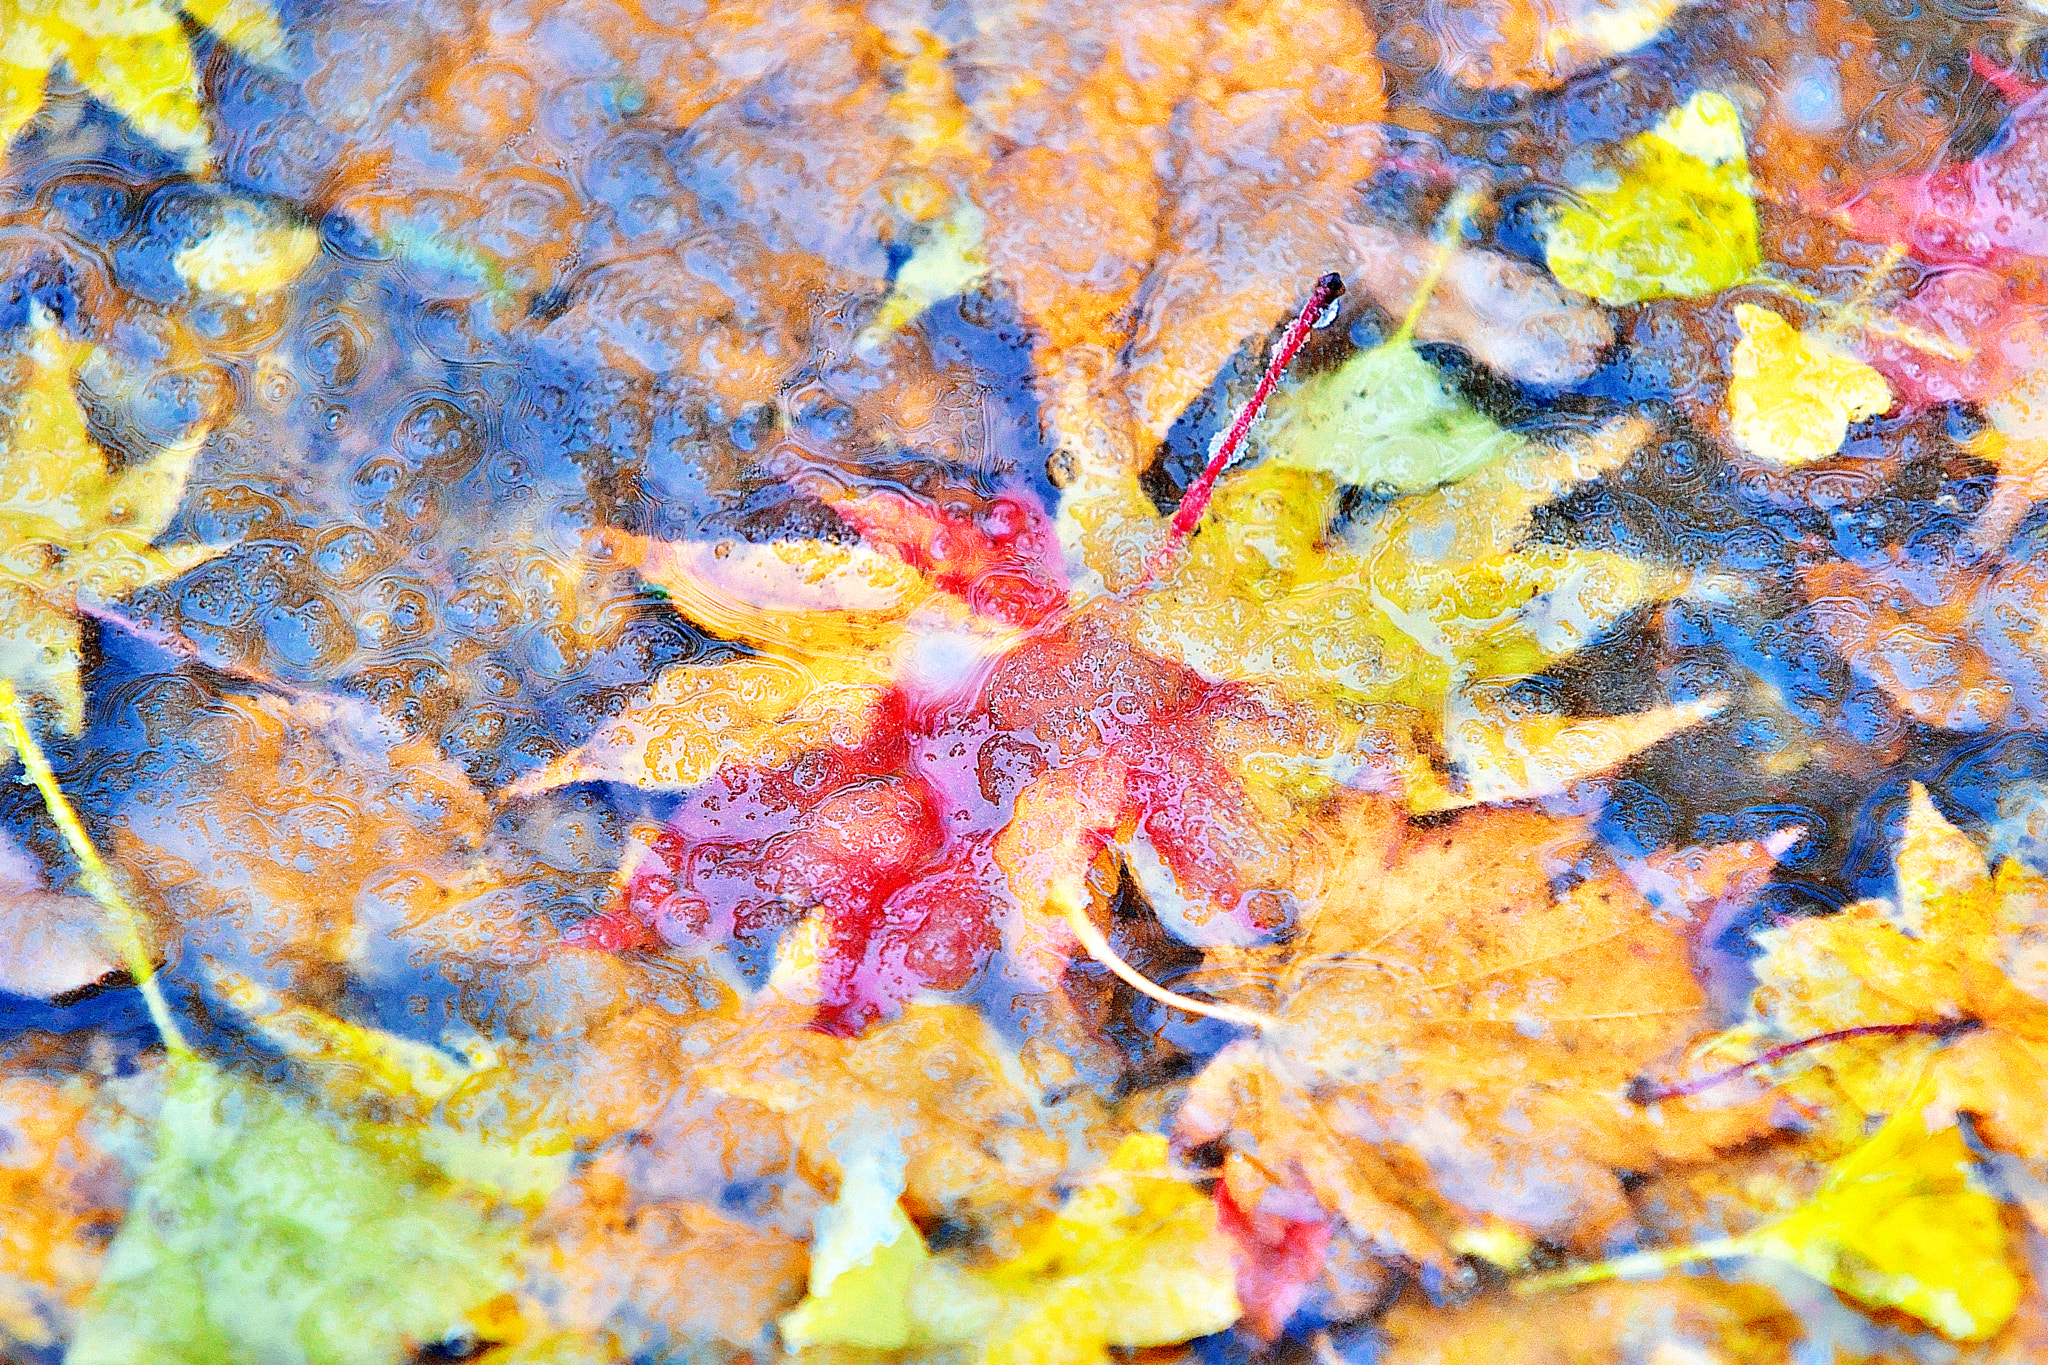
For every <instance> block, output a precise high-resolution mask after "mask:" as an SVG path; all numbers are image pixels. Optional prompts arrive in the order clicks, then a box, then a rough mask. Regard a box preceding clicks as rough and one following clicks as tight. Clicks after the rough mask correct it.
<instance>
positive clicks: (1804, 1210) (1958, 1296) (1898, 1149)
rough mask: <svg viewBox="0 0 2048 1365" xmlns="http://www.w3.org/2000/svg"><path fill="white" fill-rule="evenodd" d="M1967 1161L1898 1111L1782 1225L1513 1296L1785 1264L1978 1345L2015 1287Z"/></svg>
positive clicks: (2014, 1298)
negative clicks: (1724, 1263)
mask: <svg viewBox="0 0 2048 1365" xmlns="http://www.w3.org/2000/svg"><path fill="white" fill-rule="evenodd" d="M1974 1160H1975V1159H1974V1158H1973V1157H1972V1156H1971V1154H1970V1149H1969V1145H1968V1144H1967V1143H1966V1142H1964V1140H1963V1135H1962V1130H1961V1129H1959V1128H1957V1127H1956V1126H1955V1125H1953V1124H1949V1125H1945V1126H1942V1127H1940V1128H1937V1129H1934V1130H1931V1131H1930V1130H1929V1128H1928V1126H1927V1122H1926V1120H1925V1119H1924V1118H1923V1117H1922V1115H1921V1113H1920V1110H1919V1108H1918V1106H1916V1105H1912V1104H1908V1105H1906V1106H1905V1107H1904V1108H1902V1109H1901V1110H1900V1111H1899V1112H1898V1113H1897V1114H1894V1115H1893V1116H1892V1117H1891V1119H1890V1120H1889V1121H1887V1122H1886V1123H1885V1125H1884V1126H1883V1127H1882V1128H1880V1129H1878V1131H1877V1132H1876V1133H1875V1134H1874V1135H1873V1136H1872V1137H1871V1139H1870V1140H1869V1141H1868V1142H1866V1143H1863V1144H1862V1145H1861V1146H1859V1147H1857V1148H1856V1149H1855V1150H1854V1151H1852V1152H1850V1153H1849V1154H1848V1155H1847V1156H1845V1157H1844V1158H1842V1160H1841V1161H1839V1162H1837V1163H1836V1164H1835V1165H1834V1167H1833V1168H1832V1169H1830V1170H1829V1172H1828V1176H1827V1179H1826V1180H1825V1181H1823V1182H1822V1184H1821V1187H1820V1188H1819V1189H1818V1190H1816V1191H1815V1192H1814V1196H1813V1198H1812V1199H1810V1200H1808V1201H1807V1202H1806V1203H1805V1204H1802V1205H1801V1206H1800V1207H1799V1208H1797V1209H1795V1210H1793V1211H1792V1212H1791V1213H1789V1214H1787V1215H1786V1216H1785V1217H1783V1218H1780V1219H1777V1220H1776V1221H1774V1222H1771V1223H1767V1224H1765V1225H1764V1226H1763V1227H1760V1228H1757V1229H1755V1230H1753V1231H1751V1232H1747V1233H1744V1234H1743V1235H1742V1236H1739V1237H1727V1238H1717V1239H1715V1240H1713V1241H1708V1242H1699V1243H1695V1244H1693V1245H1691V1246H1682V1247H1670V1248H1663V1249H1659V1250H1656V1251H1644V1252H1638V1253H1636V1254H1634V1255H1630V1256H1622V1257H1617V1258H1616V1259H1614V1260H1611V1261H1602V1262H1600V1263H1598V1264H1596V1265H1591V1266H1583V1267H1580V1268H1578V1269H1575V1270H1568V1271H1565V1272H1563V1273H1561V1274H1558V1275H1550V1276H1544V1277H1541V1278H1539V1279H1536V1280H1531V1281H1526V1282H1525V1283H1524V1284H1523V1285H1521V1286H1519V1288H1521V1289H1523V1290H1524V1292H1532V1293H1533V1292H1537V1291H1540V1290H1543V1289H1548V1288H1556V1287H1559V1286H1562V1285H1570V1284H1584V1283H1590V1282H1593V1281H1597V1280H1604V1279H1608V1278H1611V1277H1613V1276H1616V1275H1637V1274H1644V1273H1647V1272H1650V1271H1654V1270H1659V1269H1665V1268H1669V1267H1672V1266H1677V1265H1683V1264H1686V1263H1687V1262H1691V1261H1705V1260H1724V1259H1728V1258H1732V1257H1757V1258H1760V1259H1764V1260H1771V1261H1779V1262H1782V1263H1784V1264H1787V1265H1791V1266H1795V1267H1797V1268H1798V1269H1800V1270H1801V1271H1804V1272H1805V1273H1806V1274H1808V1275H1811V1276H1812V1277H1813V1278H1814V1279H1816V1280H1820V1281H1823V1282H1824V1283H1826V1284H1829V1285H1832V1286H1833V1287H1834V1288H1836V1289H1838V1290H1840V1291H1841V1292H1842V1293H1844V1294H1846V1295H1848V1296H1849V1297H1850V1298H1852V1299H1855V1300H1857V1301H1858V1302H1860V1303H1863V1304H1867V1305H1869V1306H1870V1307H1873V1308H1896V1309H1899V1310H1901V1311H1903V1312H1907V1313H1911V1314H1912V1315H1913V1316H1914V1317H1917V1318H1919V1319H1920V1320H1921V1321H1923V1322H1926V1323H1928V1324H1929V1325H1930V1326H1932V1327H1934V1328H1936V1329H1937V1330H1939V1331H1941V1332H1942V1333H1944V1334H1945V1335H1947V1336H1950V1337H1953V1338H1955V1339H1956V1340H1958V1341H1982V1340H1984V1339H1985V1338H1987V1337H1990V1336H1992V1335H1993V1334H1995V1333H1996V1332H1997V1331H1998V1330H1999V1329H2000V1328H2001V1327H2003V1326H2004V1325H2005V1324H2006V1322H2007V1320H2008V1319H2010V1318H2011V1317H2012V1315H2013V1311H2014V1310H2015V1309H2016V1308H2017V1307H2018V1306H2019V1301H2020V1293H2021V1283H2020V1278H2019V1275H2018V1273H2017V1272H2015V1271H2014V1269H2013V1267H2012V1264H2011V1262H2010V1260H2009V1258H2008V1255H2007V1250H2006V1235H2005V1226H2004V1224H2003V1223H2002V1222H2001V1221H2000V1215H1999V1207H1998V1201H1997V1200H1996V1199H1994V1198H1992V1197H1991V1196H1990V1195H1989V1194H1986V1193H1985V1192H1984V1191H1983V1190H1982V1189H1980V1188H1978V1186H1977V1185H1976V1184H1974V1183H1973V1182H1972V1180H1971V1168H1972V1166H1973V1164H1974Z"/></svg>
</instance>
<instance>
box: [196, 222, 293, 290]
mask: <svg viewBox="0 0 2048 1365" xmlns="http://www.w3.org/2000/svg"><path fill="white" fill-rule="evenodd" d="M319 254H320V234H319V233H317V232H315V231H314V230H313V229H312V228H310V227H308V226H306V225H305V224H303V223H287V222H276V221H266V220H265V219H264V218H263V217H261V216H259V215H258V214H256V213H255V212H253V211H251V210H249V209H247V208H244V207H242V206H236V207H233V208H230V209H229V210H227V212H226V213H224V214H223V216H222V221H221V223H220V224H219V225H218V226H217V227H215V228H214V229H213V230H212V231H211V232H209V233H207V234H206V235H205V236H204V237H201V238H200V239H199V240H198V241H196V242H194V243H192V244H191V245H190V246H187V247H183V248H181V249H180V250H179V252H178V254H177V255H176V256H175V257H174V258H173V259H172V264H173V265H174V266H175V267H176V269H177V272H178V275H179V277H180V278H181V279H183V280H184V281H185V283H187V284H189V285H191V286H192V287H193V288H194V289H198V290H203V291H215V292H221V293H235V294H267V293H270V292H271V291H273V290H276V289H281V288H283V287H284V286H285V285H287V284H290V283H291V282H292V281H293V280H295V279H297V278H298V277H299V275H300V274H301V273H302V272H303V271H304V270H305V268H306V267H307V266H308V265H311V264H312V262H313V258H314V257H316V256H318V255H319Z"/></svg>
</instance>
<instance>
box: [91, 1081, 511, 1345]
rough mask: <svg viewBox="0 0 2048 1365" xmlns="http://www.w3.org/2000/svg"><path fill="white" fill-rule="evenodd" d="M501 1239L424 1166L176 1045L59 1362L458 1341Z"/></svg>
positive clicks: (493, 1276)
mask: <svg viewBox="0 0 2048 1365" xmlns="http://www.w3.org/2000/svg"><path fill="white" fill-rule="evenodd" d="M516 1248H517V1242H516V1239H515V1238H514V1236H513V1235H512V1233H511V1232H510V1230H508V1229H506V1228H504V1227H501V1226H498V1225H496V1224H494V1223H493V1222H492V1221H490V1220H489V1219H488V1218H487V1217H486V1216H485V1215H484V1214H483V1213H482V1212H480V1211H479V1210H478V1209H477V1208H475V1207H474V1206H472V1205H471V1204H470V1203H468V1202H467V1201H465V1200H464V1199H462V1198H461V1197H459V1196H458V1195H456V1194H455V1193H453V1192H452V1191H451V1190H450V1189H449V1188H448V1187H447V1186H446V1184H445V1183H444V1182H442V1181H440V1180H439V1179H438V1178H437V1177H436V1176H435V1175H434V1174H433V1172H431V1171H430V1170H427V1169H425V1168H411V1167H407V1166H403V1165H400V1164H398V1163H395V1162H393V1161H391V1160H389V1159H387V1158H385V1157H382V1156H380V1155H379V1154H377V1153H376V1152H374V1151H371V1150H368V1149H366V1148H365V1147H363V1146H361V1145H359V1144H357V1143H355V1142H352V1141H351V1140H350V1139H349V1137H348V1135H347V1133H346V1131H345V1130H342V1131H337V1129H336V1128H334V1127H332V1126H330V1125H329V1124H328V1123H327V1122H325V1121H323V1120H322V1119H321V1118H320V1117H318V1116H316V1115H314V1114H312V1113H309V1112H307V1111H305V1110H302V1109H300V1108H298V1107H296V1106H295V1105H294V1104H293V1103H291V1102H289V1101H287V1100H286V1099H285V1098H284V1097H282V1096H280V1095H279V1094H276V1093H274V1092H272V1091H268V1090H265V1089H264V1088H262V1087H260V1086H258V1085H255V1084H252V1083H250V1082H248V1081H244V1080H242V1079H240V1078H237V1077H235V1076H232V1075H230V1074H228V1073H226V1072H224V1071H222V1070H220V1069H218V1068H217V1067H214V1066H212V1065H211V1064H209V1063H207V1062H205V1061H203V1060H201V1059H199V1058H197V1057H195V1056H193V1055H192V1054H190V1053H188V1052H184V1051H182V1050H177V1051H174V1052H173V1053H172V1057H171V1062H170V1066H169V1074H168V1078H167V1084H166V1088H165V1094H164V1098H163V1107H162V1111H161V1113H160V1115H159V1117H158V1119H157V1127H156V1149H155V1155H154V1159H153V1161H152V1162H151V1164H150V1165H149V1167H148V1169H147V1170H146V1171H144V1172H143V1173H142V1175H141V1177H140V1179H139V1180H138V1181H137V1183H136V1187H135V1193H134V1197H133V1201H132V1202H131V1204H130V1206H129V1210H128V1217H127V1220H126V1221H125V1222H124V1223H123V1224H122V1225H121V1231H120V1233H119V1234H118V1235H117V1236H116V1237H115V1238H114V1242H113V1245H112V1247H111V1248H110V1249H109V1251H108V1253H107V1260H106V1266H105V1269H104V1271H103V1272H102V1275H101V1278H100V1282H99V1284H98V1286H97V1287H96V1288H95V1289H94V1291H93V1296H92V1299H91V1300H90V1302H89V1303H88V1304H87V1306H86V1308H85V1310H84V1312H83V1314H82V1315H81V1318H80V1321H79V1324H78V1330H77V1334H76V1336H75V1337H74V1339H73V1341H72V1345H71V1349H70V1352H69V1353H68V1354H67V1355H66V1357H65V1360H66V1361H67V1363H68V1365H144V1362H147V1365H177V1363H183V1362H189V1365H241V1363H242V1362H249V1365H258V1362H260V1365H299V1363H300V1362H303V1363H304V1365H374V1363H375V1362H380V1361H393V1362H395V1361H400V1360H403V1359H405V1358H407V1356H408V1355H409V1354H410V1353H411V1352H412V1351H414V1350H415V1349H416V1348H418V1347H419V1346H422V1345H426V1344H429V1343H433V1342H437V1341H442V1340H446V1339H448V1338H449V1337H451V1336H458V1335H465V1334H468V1333H469V1332H470V1330H471V1328H472V1325H473V1324H474V1322H475V1321H476V1318H475V1316H474V1315H475V1314H476V1313H477V1312H478V1311H479V1310H480V1309H482V1308H483V1307H484V1305H486V1304H487V1303H488V1302H489V1301H490V1300H492V1299H494V1298H496V1297H497V1296H498V1295H500V1294H503V1293H505V1292H506V1291H508V1290H509V1289H510V1288H511V1287H512V1284H513V1271H514V1265H513V1258H514V1254H515V1251H516Z"/></svg>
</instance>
